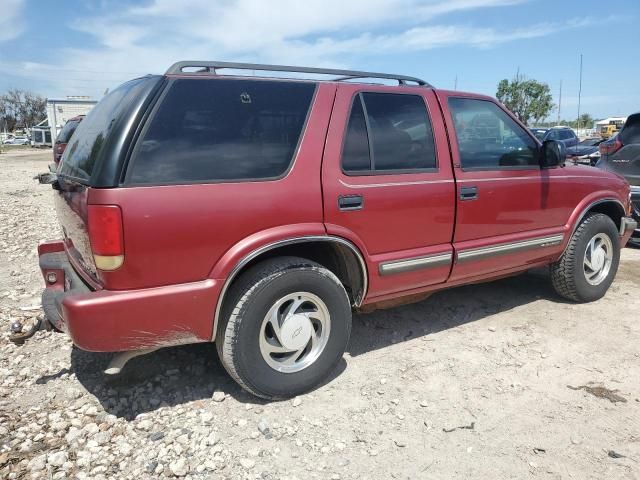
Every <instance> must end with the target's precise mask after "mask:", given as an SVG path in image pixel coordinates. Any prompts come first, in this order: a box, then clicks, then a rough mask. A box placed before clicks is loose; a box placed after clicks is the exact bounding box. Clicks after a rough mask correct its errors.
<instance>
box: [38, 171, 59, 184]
mask: <svg viewBox="0 0 640 480" xmlns="http://www.w3.org/2000/svg"><path fill="white" fill-rule="evenodd" d="M33 179H34V180H38V183H40V184H42V185H50V184H52V183H53V182H57V181H58V174H57V173H55V172H44V173H39V174H38V175H36V176H35V177H33Z"/></svg>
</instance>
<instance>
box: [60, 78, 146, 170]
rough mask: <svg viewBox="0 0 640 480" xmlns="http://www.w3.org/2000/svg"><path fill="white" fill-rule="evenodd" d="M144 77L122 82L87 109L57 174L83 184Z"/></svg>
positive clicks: (142, 82)
mask: <svg viewBox="0 0 640 480" xmlns="http://www.w3.org/2000/svg"><path fill="white" fill-rule="evenodd" d="M144 82H145V79H144V78H139V79H137V80H131V81H130V82H127V83H124V84H122V85H121V86H119V87H118V88H116V89H115V90H114V91H112V92H111V93H109V94H108V95H107V96H106V97H104V98H103V99H102V100H100V102H98V104H97V105H96V106H95V107H93V108H92V109H91V111H90V112H89V113H88V114H87V116H86V117H85V118H84V120H83V121H82V122H80V124H79V125H78V127H77V128H76V131H75V134H74V135H73V138H72V140H71V143H70V144H69V145H68V146H67V149H66V150H65V152H64V155H63V157H62V167H61V170H60V173H61V174H63V175H67V176H69V177H72V178H75V179H78V180H80V181H81V182H87V181H89V179H90V178H91V174H92V173H93V170H94V167H95V166H96V163H97V162H98V159H99V158H100V156H101V154H102V151H103V147H104V144H105V140H106V138H107V136H108V135H109V133H110V132H111V130H112V128H113V126H114V125H115V123H116V122H117V121H118V120H119V119H120V117H121V116H122V114H123V112H124V111H125V110H126V108H127V106H128V104H129V99H130V96H129V95H135V92H136V90H137V87H138V86H142V85H143V84H144Z"/></svg>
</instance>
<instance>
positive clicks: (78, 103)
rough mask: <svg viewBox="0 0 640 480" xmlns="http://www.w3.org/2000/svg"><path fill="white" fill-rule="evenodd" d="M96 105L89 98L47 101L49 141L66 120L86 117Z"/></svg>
mask: <svg viewBox="0 0 640 480" xmlns="http://www.w3.org/2000/svg"><path fill="white" fill-rule="evenodd" d="M96 103H98V102H97V101H95V100H91V97H80V96H78V97H67V98H65V99H51V98H50V99H47V123H48V125H49V127H50V129H51V141H52V142H53V143H56V137H57V136H58V133H59V132H60V130H62V127H64V124H65V123H67V120H69V119H70V118H73V117H75V116H78V115H86V114H87V113H88V112H89V110H91V109H92V108H93V106H94V105H95V104H96Z"/></svg>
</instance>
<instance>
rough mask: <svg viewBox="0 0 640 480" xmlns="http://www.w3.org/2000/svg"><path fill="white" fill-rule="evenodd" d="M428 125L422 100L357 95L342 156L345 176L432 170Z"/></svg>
mask: <svg viewBox="0 0 640 480" xmlns="http://www.w3.org/2000/svg"><path fill="white" fill-rule="evenodd" d="M436 166H437V162H436V152H435V146H434V140H433V131H432V127H431V122H430V121H429V117H428V115H427V108H426V105H425V103H424V100H423V99H422V97H420V96H418V95H406V94H394V93H373V92H369V93H360V94H358V95H356V96H355V97H354V100H353V104H352V107H351V115H350V118H349V124H348V126H347V131H346V138H345V143H344V148H343V152H342V169H343V170H344V171H345V172H346V173H349V174H365V175H366V174H371V173H373V172H376V173H393V172H403V171H408V172H411V171H420V170H425V169H435V168H436Z"/></svg>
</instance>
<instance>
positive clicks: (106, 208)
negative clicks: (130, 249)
mask: <svg viewBox="0 0 640 480" xmlns="http://www.w3.org/2000/svg"><path fill="white" fill-rule="evenodd" d="M88 217H89V218H88V220H89V221H88V224H89V241H90V242H91V251H92V252H93V259H94V261H95V263H96V267H97V268H99V269H100V270H107V271H108V270H116V269H117V268H119V267H120V266H121V265H122V263H123V262H124V232H123V227H122V211H121V210H120V207H118V206H117V205H89V211H88Z"/></svg>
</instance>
